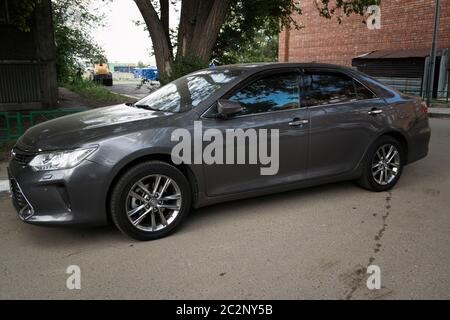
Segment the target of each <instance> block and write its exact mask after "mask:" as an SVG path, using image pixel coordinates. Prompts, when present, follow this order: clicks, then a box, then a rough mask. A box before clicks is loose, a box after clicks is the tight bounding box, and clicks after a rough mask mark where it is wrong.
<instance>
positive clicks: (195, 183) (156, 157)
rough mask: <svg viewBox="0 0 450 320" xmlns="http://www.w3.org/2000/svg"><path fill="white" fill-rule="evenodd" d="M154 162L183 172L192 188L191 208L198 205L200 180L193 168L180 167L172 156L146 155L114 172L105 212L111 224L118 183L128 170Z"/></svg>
mask: <svg viewBox="0 0 450 320" xmlns="http://www.w3.org/2000/svg"><path fill="white" fill-rule="evenodd" d="M152 160H153V161H162V162H166V163H168V164H170V165H172V166H174V167H175V168H177V169H178V170H180V171H181V173H182V174H183V175H184V176H185V177H186V179H187V180H188V182H189V186H190V187H191V195H192V204H191V206H195V204H196V203H197V198H198V190H199V186H198V180H197V178H196V176H195V174H194V172H193V171H192V168H190V167H189V166H188V165H186V164H180V165H177V164H175V163H174V162H173V161H172V157H171V155H170V154H165V153H151V154H146V155H140V156H138V157H136V158H133V159H130V160H128V161H127V162H126V163H124V164H122V165H121V167H120V168H119V169H118V170H117V171H116V172H114V174H113V177H112V179H111V180H110V181H109V183H108V185H107V192H106V197H105V211H106V217H107V219H108V222H111V210H110V208H109V205H110V199H111V193H112V190H113V188H114V186H115V184H116V183H117V181H118V180H119V179H120V177H121V176H122V175H123V174H124V173H125V172H126V171H127V170H129V169H130V168H132V167H134V166H135V165H137V164H139V163H142V162H146V161H152Z"/></svg>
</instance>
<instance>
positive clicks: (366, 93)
mask: <svg viewBox="0 0 450 320" xmlns="http://www.w3.org/2000/svg"><path fill="white" fill-rule="evenodd" d="M355 88H356V95H357V96H358V100H366V99H373V98H376V96H375V94H374V93H373V92H372V91H370V90H369V89H367V88H366V87H365V86H363V85H362V84H361V83H359V82H358V81H355Z"/></svg>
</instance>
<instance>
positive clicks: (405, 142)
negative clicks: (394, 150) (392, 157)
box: [377, 130, 409, 165]
mask: <svg viewBox="0 0 450 320" xmlns="http://www.w3.org/2000/svg"><path fill="white" fill-rule="evenodd" d="M383 136H389V137H392V138H394V139H395V140H397V141H398V142H399V143H400V144H401V146H402V148H403V151H404V159H403V165H406V164H407V163H408V153H409V142H408V139H407V138H406V136H405V135H404V134H403V133H401V132H399V131H395V130H392V131H387V132H384V133H383V134H381V135H380V136H379V137H378V138H377V140H378V139H379V138H380V137H383Z"/></svg>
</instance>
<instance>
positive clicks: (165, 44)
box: [135, 0, 173, 82]
mask: <svg viewBox="0 0 450 320" xmlns="http://www.w3.org/2000/svg"><path fill="white" fill-rule="evenodd" d="M135 2H136V5H137V6H138V8H139V11H140V12H141V14H142V17H143V18H144V21H145V24H146V25H147V27H148V31H149V32H150V37H151V39H152V43H153V50H154V51H155V58H156V66H157V67H158V71H159V74H160V77H161V81H162V82H167V81H168V80H169V79H170V76H171V72H172V63H173V53H172V50H171V46H170V43H169V41H168V37H167V33H166V31H165V30H164V26H163V23H162V22H161V20H160V19H159V17H158V13H157V12H156V10H155V8H154V7H153V5H152V3H151V1H150V0H135Z"/></svg>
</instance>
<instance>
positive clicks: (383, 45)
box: [279, 0, 450, 66]
mask: <svg viewBox="0 0 450 320" xmlns="http://www.w3.org/2000/svg"><path fill="white" fill-rule="evenodd" d="M300 3H301V7H302V10H303V15H301V16H298V15H295V17H294V18H295V20H296V21H297V22H298V23H299V24H302V25H303V26H304V28H303V29H301V30H295V29H292V30H290V31H282V32H281V34H280V39H279V49H280V50H279V60H280V61H281V62H285V61H291V62H310V61H316V62H325V63H335V64H341V65H347V66H350V65H351V61H352V58H354V57H356V56H358V55H360V54H363V53H367V52H370V51H374V50H397V49H412V48H431V40H432V33H433V17H434V9H435V8H434V3H435V0H398V1H397V0H381V29H378V30H369V29H368V28H367V26H366V25H365V24H363V23H362V21H363V19H364V17H362V16H360V15H353V16H350V17H346V18H344V20H343V22H342V24H340V25H339V24H338V22H337V20H336V19H335V18H333V19H331V20H328V19H325V18H322V17H320V16H319V14H318V11H317V9H316V7H315V5H314V3H313V0H302V1H301V2H300ZM438 47H439V48H448V47H450V0H441V18H440V22H439V34H438Z"/></svg>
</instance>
